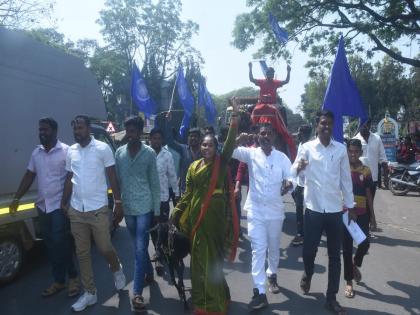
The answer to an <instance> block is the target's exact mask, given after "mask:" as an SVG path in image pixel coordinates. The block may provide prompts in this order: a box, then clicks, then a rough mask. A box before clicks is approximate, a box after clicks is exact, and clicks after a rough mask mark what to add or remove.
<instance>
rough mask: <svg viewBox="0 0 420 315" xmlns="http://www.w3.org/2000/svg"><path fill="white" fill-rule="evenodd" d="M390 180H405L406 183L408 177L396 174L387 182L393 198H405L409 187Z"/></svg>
mask: <svg viewBox="0 0 420 315" xmlns="http://www.w3.org/2000/svg"><path fill="white" fill-rule="evenodd" d="M391 178H396V179H400V180H405V181H408V180H409V177H408V176H407V175H406V174H404V173H401V174H397V175H395V176H391V177H390V180H389V190H391V192H392V194H394V195H395V196H405V195H407V193H408V192H409V191H410V186H407V185H404V184H399V183H394V182H392V181H391Z"/></svg>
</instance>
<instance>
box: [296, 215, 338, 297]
mask: <svg viewBox="0 0 420 315" xmlns="http://www.w3.org/2000/svg"><path fill="white" fill-rule="evenodd" d="M342 215H343V214H342V212H341V211H340V212H337V213H321V212H316V211H312V210H310V209H306V210H305V225H304V231H305V237H304V239H303V250H302V256H303V264H304V266H305V273H306V276H307V277H309V278H311V277H312V275H313V274H314V263H315V257H316V253H317V251H318V246H319V242H320V241H321V236H322V232H323V231H325V233H326V235H327V249H328V287H327V300H335V299H336V294H337V293H338V287H339V285H340V273H341V260H340V250H341V236H342V228H343V221H342Z"/></svg>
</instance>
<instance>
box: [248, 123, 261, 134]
mask: <svg viewBox="0 0 420 315" xmlns="http://www.w3.org/2000/svg"><path fill="white" fill-rule="evenodd" d="M259 130H260V129H259V126H257V125H252V126H251V127H249V133H252V134H257V133H258V132H259Z"/></svg>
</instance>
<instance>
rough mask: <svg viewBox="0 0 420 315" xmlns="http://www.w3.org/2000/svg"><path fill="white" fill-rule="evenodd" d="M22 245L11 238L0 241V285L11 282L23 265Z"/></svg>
mask: <svg viewBox="0 0 420 315" xmlns="http://www.w3.org/2000/svg"><path fill="white" fill-rule="evenodd" d="M23 254H24V253H23V248H22V244H21V243H20V242H19V241H18V240H16V239H14V238H12V237H5V238H1V239H0V284H1V285H3V284H6V283H9V282H11V281H12V280H13V279H14V278H16V276H17V275H18V274H19V272H20V270H21V268H22V264H23Z"/></svg>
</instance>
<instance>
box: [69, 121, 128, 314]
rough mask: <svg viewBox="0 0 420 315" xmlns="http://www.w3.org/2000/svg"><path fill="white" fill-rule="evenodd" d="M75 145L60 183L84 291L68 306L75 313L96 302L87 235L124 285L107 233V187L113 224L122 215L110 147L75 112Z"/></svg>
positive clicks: (118, 285)
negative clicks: (109, 193) (94, 135)
mask: <svg viewBox="0 0 420 315" xmlns="http://www.w3.org/2000/svg"><path fill="white" fill-rule="evenodd" d="M72 127H73V133H74V139H75V140H76V142H77V143H76V144H73V145H72V146H71V147H69V150H68V153H67V159H66V170H67V172H68V175H67V178H66V182H65V185H64V193H63V199H62V202H61V203H62V207H63V208H68V206H67V205H68V202H69V199H70V196H71V199H70V207H69V209H68V210H67V214H68V217H69V219H70V224H71V231H72V234H73V237H74V240H75V243H76V254H77V257H78V259H79V266H80V276H81V279H82V284H83V287H84V290H85V292H84V294H83V295H82V296H80V298H79V299H78V301H77V302H76V303H74V304H73V305H72V309H73V311H75V312H80V311H83V310H84V309H85V308H86V307H88V306H90V305H93V304H95V303H97V301H98V298H97V295H96V287H95V282H94V279H93V271H92V259H91V253H90V250H91V238H92V237H93V239H94V240H95V243H96V246H97V248H98V250H99V252H100V253H101V254H102V255H103V256H104V257H105V259H106V260H107V262H108V264H109V266H110V269H111V271H112V272H113V275H114V282H115V288H116V289H117V290H121V289H123V288H124V286H125V283H126V281H125V276H124V273H123V271H122V267H121V264H120V261H119V259H118V256H117V254H116V252H115V249H114V247H113V245H112V243H111V236H110V232H109V227H110V224H109V209H108V194H107V191H108V186H107V182H106V177H108V179H109V183H110V186H111V189H112V193H113V195H114V204H115V206H114V222H113V223H114V224H118V223H119V222H120V221H121V220H122V217H123V210H122V206H121V203H122V202H121V194H120V188H119V185H118V181H117V176H116V172H115V159H114V155H113V153H112V150H111V149H110V147H109V146H108V145H107V144H106V143H104V142H101V141H98V140H96V139H95V138H93V137H92V136H91V135H90V120H89V118H88V117H87V116H83V115H79V116H76V118H75V119H74V120H73V121H72Z"/></svg>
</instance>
